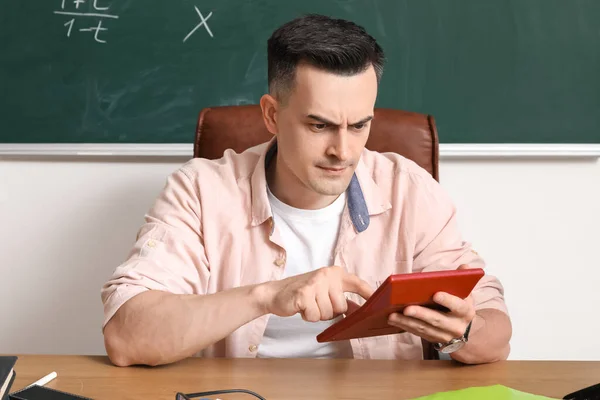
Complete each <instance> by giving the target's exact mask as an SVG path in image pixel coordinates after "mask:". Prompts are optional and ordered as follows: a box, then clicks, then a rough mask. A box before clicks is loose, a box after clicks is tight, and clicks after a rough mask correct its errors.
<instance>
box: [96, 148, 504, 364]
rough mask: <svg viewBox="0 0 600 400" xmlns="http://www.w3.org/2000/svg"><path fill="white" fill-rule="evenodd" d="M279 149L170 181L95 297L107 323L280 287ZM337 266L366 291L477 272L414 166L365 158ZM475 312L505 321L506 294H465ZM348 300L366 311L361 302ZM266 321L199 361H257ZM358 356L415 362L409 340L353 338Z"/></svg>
mask: <svg viewBox="0 0 600 400" xmlns="http://www.w3.org/2000/svg"><path fill="white" fill-rule="evenodd" d="M274 144H276V142H275V140H273V141H271V142H269V143H264V144H262V145H259V146H256V147H254V148H251V149H248V150H247V151H245V152H243V153H241V154H236V153H234V152H233V151H231V150H227V151H226V152H225V153H224V155H223V157H222V158H221V159H219V160H207V159H193V160H191V161H189V162H188V163H186V164H185V165H183V166H182V167H181V168H180V169H179V170H178V171H176V172H175V173H173V174H172V175H171V176H170V177H169V178H168V180H167V184H166V187H165V188H164V190H163V191H162V193H161V194H160V196H159V197H158V199H157V200H156V202H155V204H154V206H153V207H152V209H151V210H150V211H149V212H148V214H147V215H146V222H145V224H144V225H143V226H142V228H141V229H140V231H139V233H138V236H137V241H136V243H135V246H134V248H133V249H132V251H131V253H130V255H129V257H128V259H127V260H126V261H125V262H124V263H123V264H122V265H120V266H119V267H118V268H116V269H115V271H114V274H113V276H112V277H111V279H110V280H109V281H108V282H107V283H106V284H105V285H104V286H103V288H102V302H103V304H104V324H103V326H104V325H106V323H107V322H108V321H109V320H110V318H111V317H112V316H113V315H114V314H115V312H116V311H117V310H118V309H119V307H121V306H122V305H123V304H124V303H125V302H126V301H127V300H129V299H131V298H132V297H133V296H135V295H137V294H139V293H142V292H144V291H146V290H163V291H167V292H171V293H175V294H198V295H203V294H210V293H215V292H218V291H222V290H227V289H231V288H235V287H238V286H244V285H253V284H257V283H261V282H265V281H270V280H276V279H280V277H281V276H282V272H283V269H284V268H285V261H286V250H285V248H284V246H283V245H282V242H281V238H280V236H279V234H278V231H277V227H276V226H274V224H273V218H272V213H271V208H270V205H269V200H268V197H267V182H266V176H265V163H266V162H267V163H268V162H269V160H270V158H271V157H272V156H273V154H274V153H275V151H276V146H274ZM334 260H335V261H334V264H335V265H338V266H342V267H344V268H345V269H346V270H347V271H349V272H351V273H354V274H356V275H358V276H359V277H360V278H362V279H364V280H366V281H367V282H368V283H369V284H370V285H371V286H372V287H373V288H376V287H377V286H379V285H380V284H381V283H382V282H383V281H384V280H385V279H386V278H387V277H388V276H389V275H390V274H398V273H410V272H417V271H434V270H445V269H456V268H457V267H458V266H459V265H460V264H470V265H471V266H472V267H480V268H483V267H484V262H483V260H482V259H481V257H480V256H479V255H478V254H477V253H476V252H475V251H474V250H473V249H472V248H471V245H470V244H469V243H467V242H465V241H464V240H463V239H462V237H461V235H460V232H459V230H458V227H457V220H456V209H455V207H454V205H453V203H452V201H451V200H450V198H449V197H448V195H447V194H446V193H445V192H444V190H443V189H442V187H441V186H440V185H439V183H438V182H437V181H435V180H434V179H433V178H432V177H431V175H430V174H429V173H427V172H426V171H425V170H423V169H422V168H420V167H419V166H417V165H416V164H415V163H414V162H412V161H410V160H408V159H406V158H403V157H402V156H400V155H398V154H395V153H377V152H372V151H369V150H366V149H365V150H364V151H363V153H362V156H361V160H360V162H359V163H358V165H357V168H356V171H355V174H354V177H353V179H352V181H351V183H350V185H349V187H348V189H347V204H346V207H345V209H344V212H343V215H342V223H341V227H340V232H339V236H338V240H337V244H336V246H335V249H334ZM472 294H473V298H474V301H475V305H476V309H478V310H479V309H484V308H494V309H498V310H501V311H504V312H507V310H506V305H505V303H504V298H503V287H502V285H501V284H500V282H499V281H498V280H497V279H496V278H495V277H493V276H491V275H486V276H484V277H483V278H482V279H481V280H480V281H479V283H478V284H477V286H476V288H475V289H474V291H473V293H472ZM348 298H350V299H352V300H354V301H355V302H357V303H359V304H362V303H364V300H362V299H361V298H360V296H358V295H354V294H348ZM268 318H269V315H265V316H262V317H260V318H258V319H256V320H254V321H251V322H249V323H247V324H245V325H243V326H241V327H240V328H239V329H237V330H236V331H234V332H233V333H232V334H231V335H229V336H228V337H226V338H225V339H223V340H221V341H220V342H218V343H215V344H214V345H212V346H210V347H208V348H206V349H204V350H203V351H202V352H200V353H199V354H198V355H199V356H205V357H255V356H256V354H257V349H258V346H259V345H260V343H261V339H262V336H263V333H264V331H265V327H266V325H267V321H268ZM351 345H352V350H353V354H354V357H355V358H377V359H390V358H391V359H394V358H395V359H421V358H422V356H423V354H422V344H421V339H420V338H419V337H417V336H415V335H412V334H410V333H402V334H395V335H387V336H380V337H371V338H364V339H353V340H351Z"/></svg>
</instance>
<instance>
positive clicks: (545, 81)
mask: <svg viewBox="0 0 600 400" xmlns="http://www.w3.org/2000/svg"><path fill="white" fill-rule="evenodd" d="M196 8H197V10H196ZM198 12H199V13H200V14H201V15H202V18H204V19H205V20H206V23H205V24H203V25H200V26H198V24H200V23H201V16H200V14H199V13H198ZM308 12H314V13H322V14H327V15H331V16H335V17H341V18H348V19H352V20H354V21H356V22H357V23H359V24H362V25H363V26H365V27H366V28H367V29H368V30H369V31H370V33H371V34H372V35H373V36H375V37H376V38H377V39H378V40H379V41H380V43H381V45H382V47H383V48H384V50H385V51H386V53H387V58H388V64H387V68H386V70H385V72H384V77H383V80H382V82H381V88H380V92H379V98H378V102H377V106H379V107H391V108H398V109H404V110H411V111H416V112H422V113H429V114H432V115H434V116H435V117H436V120H437V124H438V129H439V133H440V140H441V142H442V143H600V1H598V0H587V1H584V0H568V1H567V0H452V1H450V0H439V1H435V0H351V1H350V0H349V1H342V0H337V1H333V0H329V1H327V0H297V1H291V0H290V1H287V0H286V1H283V0H193V1H191V0H189V1H188V0H162V1H159V0H44V1H10V2H9V1H5V2H3V6H2V11H1V12H0V43H1V44H2V47H1V51H0V89H1V91H0V94H1V95H0V117H1V118H0V123H1V125H0V143H190V142H192V141H193V134H194V128H195V123H196V118H197V115H198V112H199V111H200V109H202V108H203V107H207V106H218V105H231V104H249V103H257V102H258V100H259V98H260V96H261V95H262V94H263V93H264V91H265V90H266V69H267V68H266V40H267V38H268V37H269V35H270V34H271V32H272V31H273V30H274V29H275V28H276V27H278V26H279V25H280V24H282V23H284V22H285V21H287V20H290V19H292V18H294V17H296V16H299V15H301V14H304V13H308ZM195 27H197V29H196V30H195V31H194V32H193V33H191V32H192V30H193V29H194V28H195ZM190 33H191V35H190ZM184 39H185V40H184Z"/></svg>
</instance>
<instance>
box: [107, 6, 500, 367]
mask: <svg viewBox="0 0 600 400" xmlns="http://www.w3.org/2000/svg"><path fill="white" fill-rule="evenodd" d="M383 60H384V55H383V51H382V49H381V48H380V47H379V45H378V44H377V43H376V41H375V40H374V39H373V38H372V37H371V36H369V35H368V34H367V33H366V32H365V31H364V30H363V29H362V28H361V27H359V26H357V25H355V24H353V23H351V22H348V21H343V20H334V19H330V18H327V17H323V16H315V15H311V16H306V17H302V18H299V19H296V20H294V21H291V22H289V23H287V24H285V25H284V26H282V27H281V28H279V29H278V30H277V31H275V32H274V33H273V35H272V37H271V38H270V39H269V41H268V65H269V70H268V75H269V76H268V80H269V94H266V95H264V96H263V97H262V98H261V100H260V106H261V108H262V113H263V118H264V122H265V124H266V126H267V128H268V130H269V131H270V132H271V133H272V134H273V135H274V138H273V139H272V140H271V141H270V142H269V143H266V144H263V145H260V146H258V147H255V148H252V149H249V150H247V151H245V152H243V153H242V154H236V153H234V152H232V151H230V150H228V151H226V152H225V154H224V155H223V157H222V158H221V159H220V160H216V161H210V160H206V159H195V160H192V161H190V162H188V163H187V164H185V165H184V166H183V167H181V168H180V169H179V170H178V171H176V172H175V173H173V174H172V176H170V178H169V179H168V182H167V185H166V187H165V188H164V190H163V192H162V193H161V194H160V196H159V197H158V199H157V201H156V203H155V205H154V206H153V208H152V209H151V210H150V212H149V213H148V215H147V216H146V223H145V225H144V226H143V227H142V228H141V230H140V232H139V234H138V237H137V242H136V244H135V247H134V249H133V251H132V252H131V254H130V257H129V259H128V260H127V261H126V262H125V263H124V264H123V265H121V266H120V267H118V268H117V269H116V270H115V272H114V275H113V277H112V278H111V279H110V280H109V281H108V282H107V283H106V284H105V285H104V287H103V289H102V300H103V303H104V312H105V320H104V337H105V345H106V350H107V353H108V355H109V357H110V359H111V360H112V362H113V363H114V364H116V365H119V366H127V365H131V364H147V365H158V364H165V363H171V362H175V361H177V360H180V359H183V358H185V357H189V356H192V355H201V356H205V357H330V358H333V357H354V358H395V359H418V358H421V357H422V346H421V338H423V339H425V340H427V341H429V342H432V343H435V344H437V346H439V347H438V348H446V349H449V348H450V347H448V346H447V345H448V344H449V343H452V342H453V340H456V339H459V338H462V337H463V335H464V334H465V333H466V332H467V331H470V332H469V333H470V335H469V340H468V343H467V344H466V345H463V347H462V348H460V349H458V350H457V351H455V352H453V353H451V357H453V358H454V359H455V360H458V361H461V362H464V363H483V362H493V361H496V360H501V359H505V358H506V357H507V355H508V353H509V339H510V336H511V323H510V319H509V317H508V315H507V311H506V307H505V304H504V300H503V288H502V286H501V284H500V283H499V282H498V281H497V280H496V279H495V278H494V277H492V276H486V277H484V278H483V279H482V280H481V281H480V282H479V283H478V285H477V287H476V288H475V289H474V291H473V293H472V294H471V296H469V297H468V298H467V299H466V300H463V299H460V298H457V297H454V296H451V295H449V294H447V293H446V294H444V293H438V294H437V295H436V297H435V301H436V302H438V303H439V304H442V305H444V306H446V307H447V308H448V309H449V310H450V312H448V313H442V312H438V311H434V310H431V309H426V308H422V307H418V306H414V307H409V308H407V309H406V310H405V312H404V315H399V314H394V315H391V316H390V318H389V323H390V324H392V325H395V326H398V327H400V328H402V329H404V330H405V331H406V332H405V333H402V334H396V335H387V336H380V337H372V338H364V339H355V340H350V341H338V342H333V343H317V341H316V339H315V337H316V335H317V334H318V333H319V332H321V331H322V330H323V329H325V328H326V327H328V326H330V325H331V324H333V323H334V322H335V321H337V320H338V319H339V318H341V317H342V316H343V315H344V314H346V313H349V312H351V311H352V310H351V309H350V310H349V308H354V307H356V306H357V305H356V304H355V303H358V304H362V303H363V302H364V299H367V298H368V297H369V296H370V295H371V294H372V292H373V290H374V288H375V287H376V286H377V285H378V283H379V282H382V281H383V280H385V278H387V277H388V276H389V275H390V274H395V273H410V272H417V271H431V270H441V269H456V268H469V267H483V265H484V264H483V261H482V259H481V258H480V257H479V256H478V255H477V253H475V252H474V251H473V250H472V249H471V247H470V245H469V244H468V243H466V242H464V241H463V240H462V239H461V237H460V234H459V231H458V229H457V221H456V215H455V209H454V206H453V204H452V202H451V200H450V199H449V198H448V196H447V195H446V194H445V193H444V191H443V190H442V188H441V187H440V186H439V184H438V183H437V182H436V181H435V180H434V179H433V178H432V177H431V176H430V175H429V174H428V173H427V172H425V171H424V170H423V169H421V168H420V167H418V166H417V165H416V164H415V163H413V162H411V161H409V160H407V159H405V158H403V157H401V156H399V155H397V154H392V153H389V154H379V153H375V152H371V151H368V150H366V149H365V148H364V146H365V143H366V141H367V138H368V135H369V128H370V124H371V119H372V118H373V111H374V107H375V99H376V96H377V87H378V83H379V80H380V78H381V74H382V70H383ZM243 134H244V132H240V135H243ZM461 343H462V341H461Z"/></svg>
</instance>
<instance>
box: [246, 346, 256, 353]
mask: <svg viewBox="0 0 600 400" xmlns="http://www.w3.org/2000/svg"><path fill="white" fill-rule="evenodd" d="M257 349H258V346H257V345H255V344H253V345H250V347H248V350H250V351H251V352H252V353H254V352H255V351H256V350H257Z"/></svg>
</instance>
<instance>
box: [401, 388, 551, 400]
mask: <svg viewBox="0 0 600 400" xmlns="http://www.w3.org/2000/svg"><path fill="white" fill-rule="evenodd" d="M481 399H485V400H556V399H552V398H550V397H545V396H539V395H536V394H531V393H525V392H521V391H518V390H515V389H511V388H509V387H506V386H502V385H493V386H483V387H471V388H468V389H461V390H453V391H450V392H440V393H435V394H432V395H428V396H423V397H419V398H416V399H413V400H481Z"/></svg>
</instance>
